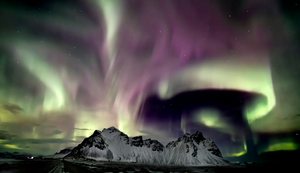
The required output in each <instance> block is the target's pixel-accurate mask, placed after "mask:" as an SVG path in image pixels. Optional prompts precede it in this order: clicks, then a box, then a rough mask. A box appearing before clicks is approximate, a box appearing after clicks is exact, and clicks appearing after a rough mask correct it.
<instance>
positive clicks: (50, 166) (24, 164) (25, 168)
mask: <svg viewBox="0 0 300 173" xmlns="http://www.w3.org/2000/svg"><path fill="white" fill-rule="evenodd" d="M280 170H283V171H288V172H297V169H294V170H293V169H292V167H282V165H279V164H278V163H277V164H268V165H247V166H228V167H177V166H176V167H175V166H170V167H161V166H149V165H137V164H126V163H112V162H110V163H109V162H87V161H85V162H73V161H70V160H51V159H48V160H23V161H2V162H1V161H0V173H35V172H36V173H44V172H45V173H46V172H47V173H63V172H65V173H67V172H68V173H79V172H84V173H94V172H99V173H109V172H110V173H121V172H122V173H138V172H140V173H167V172H172V173H177V172H178V173H181V172H186V173H189V172H191V173H196V172H202V173H218V172H220V173H224V172H230V173H236V172H249V173H255V172H271V171H280Z"/></svg>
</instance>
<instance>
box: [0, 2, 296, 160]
mask: <svg viewBox="0 0 300 173" xmlns="http://www.w3.org/2000/svg"><path fill="white" fill-rule="evenodd" d="M299 9H300V2H299V1H297V0H289V1H284V0H277V1H274V0H266V1H263V2H261V1H260V0H236V1H234V0H229V1H228V0H201V1H198V0H161V1H150V0H149V1H148V0H89V1H85V0H66V1H59V0H52V1H50V0H49V1H48V0H47V1H46V0H45V1H38V0H25V1H22V2H20V1H17V0H10V1H9V0H4V1H1V2H0V26H1V27H0V151H20V152H29V153H34V154H52V153H54V152H56V151H57V150H59V149H63V148H65V147H70V146H74V145H76V144H77V143H79V142H81V141H82V139H83V138H84V137H87V136H89V135H90V134H92V132H93V131H94V130H95V129H102V128H105V127H110V126H115V127H117V128H119V129H120V130H122V131H124V132H126V133H127V134H129V135H146V136H158V137H160V138H162V139H165V138H172V137H175V136H176V135H178V134H181V133H184V132H191V131H193V130H195V129H199V130H201V131H203V133H204V135H206V136H208V137H211V138H213V139H214V140H215V141H216V143H217V144H218V146H220V149H221V151H222V152H223V154H224V155H225V156H228V157H229V156H241V155H244V154H245V153H247V150H250V149H249V146H248V148H247V146H246V144H245V143H246V141H247V139H246V138H248V137H246V136H245V134H244V133H241V131H239V129H243V128H245V129H247V131H249V132H251V135H250V136H251V140H253V144H254V145H255V146H256V147H257V151H258V152H265V151H278V150H299V149H300V145H299V134H300V132H299V131H300V116H299V114H300V106H299V103H300V91H299V86H300V79H299V75H300V69H299V67H300V59H299V57H298V56H299V53H300V49H299V44H300V42H299V41H300V37H299V33H300V32H299V31H300V30H299V26H300V25H299V20H298V19H299V17H300V12H299ZM210 89H211V90H218V91H217V92H219V91H221V92H224V93H226V92H228V91H236V92H234V93H242V94H241V96H235V94H232V95H230V96H228V95H226V94H225V95H226V96H222V94H220V95H219V96H214V97H213V98H214V99H215V100H217V101H211V102H213V103H210V104H207V102H206V101H207V100H209V98H211V97H212V95H205V93H204V95H205V96H204V95H202V94H201V97H207V98H208V99H204V101H202V100H203V99H202V100H201V99H200V100H201V101H199V100H198V101H195V99H190V100H189V97H190V96H189V97H188V96H182V97H184V98H185V99H187V101H184V102H183V101H182V100H181V98H182V97H181V96H180V97H179V96H178V95H180V94H183V95H184V93H186V92H192V93H193V92H194V91H204V92H205V91H206V90H210ZM195 93H196V92H195ZM243 94H244V95H247V94H249V95H252V96H253V98H254V99H249V100H251V101H249V100H248V96H247V97H246V96H245V97H244V95H243ZM254 95H255V97H254ZM249 97H250V96H249ZM232 98H239V99H235V100H234V99H232ZM233 100H234V101H233ZM238 100H239V101H238ZM228 102H231V103H234V104H230V105H231V106H229V107H230V108H228V109H227V108H226V109H225V108H223V107H222V109H219V108H217V107H218V106H216V105H217V104H220V103H222V104H225V103H228ZM236 102H238V103H239V104H238V103H236ZM179 103H180V104H179ZM241 103H243V104H241ZM174 105H175V106H174ZM178 105H180V106H181V108H180V111H179V108H178V107H179V106H178ZM232 105H235V107H232ZM237 105H239V106H237ZM241 105H243V106H241ZM237 109H238V111H236V112H237V113H236V114H237V115H233V114H231V113H232V112H230V113H228V110H230V111H233V110H237ZM183 110H184V111H183ZM226 111H227V112H226ZM233 112H234V111H233ZM234 114H235V113H234ZM237 116H240V117H241V118H240V119H238V120H237V119H236V118H235V117H237ZM244 126H247V128H246V127H244ZM252 137H253V139H252Z"/></svg>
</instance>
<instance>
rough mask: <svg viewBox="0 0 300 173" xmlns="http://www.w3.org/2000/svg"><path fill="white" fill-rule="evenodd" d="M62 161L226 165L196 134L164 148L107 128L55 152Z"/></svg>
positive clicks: (218, 153) (151, 141) (215, 147)
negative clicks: (70, 146)
mask: <svg viewBox="0 0 300 173" xmlns="http://www.w3.org/2000/svg"><path fill="white" fill-rule="evenodd" d="M58 154H60V155H65V157H64V158H66V159H93V160H97V161H117V162H134V163H144V164H156V165H185V166H205V165H220V166H221V165H227V162H226V161H225V160H224V159H223V157H222V154H221V152H220V150H219V149H218V147H217V146H216V144H215V143H214V142H213V141H212V140H209V139H206V138H204V137H203V135H202V133H201V132H199V131H197V132H195V133H194V134H185V135H183V136H182V137H180V138H178V139H177V140H175V141H171V142H169V143H168V144H167V145H166V146H164V145H163V144H161V143H160V142H159V141H157V140H153V139H143V137H142V136H136V137H128V136H127V135H126V134H125V133H123V132H121V131H120V130H118V129H116V128H114V127H110V128H107V129H103V130H102V131H99V130H96V131H95V132H94V133H93V134H92V135H91V136H90V137H88V138H85V139H84V140H83V141H82V142H81V143H80V144H79V145H78V146H76V147H75V148H73V149H72V150H70V149H67V150H63V151H62V152H59V153H57V155H58Z"/></svg>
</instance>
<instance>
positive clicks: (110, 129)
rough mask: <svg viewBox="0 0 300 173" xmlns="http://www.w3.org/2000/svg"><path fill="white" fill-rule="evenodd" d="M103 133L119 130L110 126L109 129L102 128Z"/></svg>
mask: <svg viewBox="0 0 300 173" xmlns="http://www.w3.org/2000/svg"><path fill="white" fill-rule="evenodd" d="M103 131H110V132H121V131H120V130H119V129H117V128H116V127H114V126H111V127H109V128H107V129H106V128H104V129H103V130H102V132H103Z"/></svg>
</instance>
